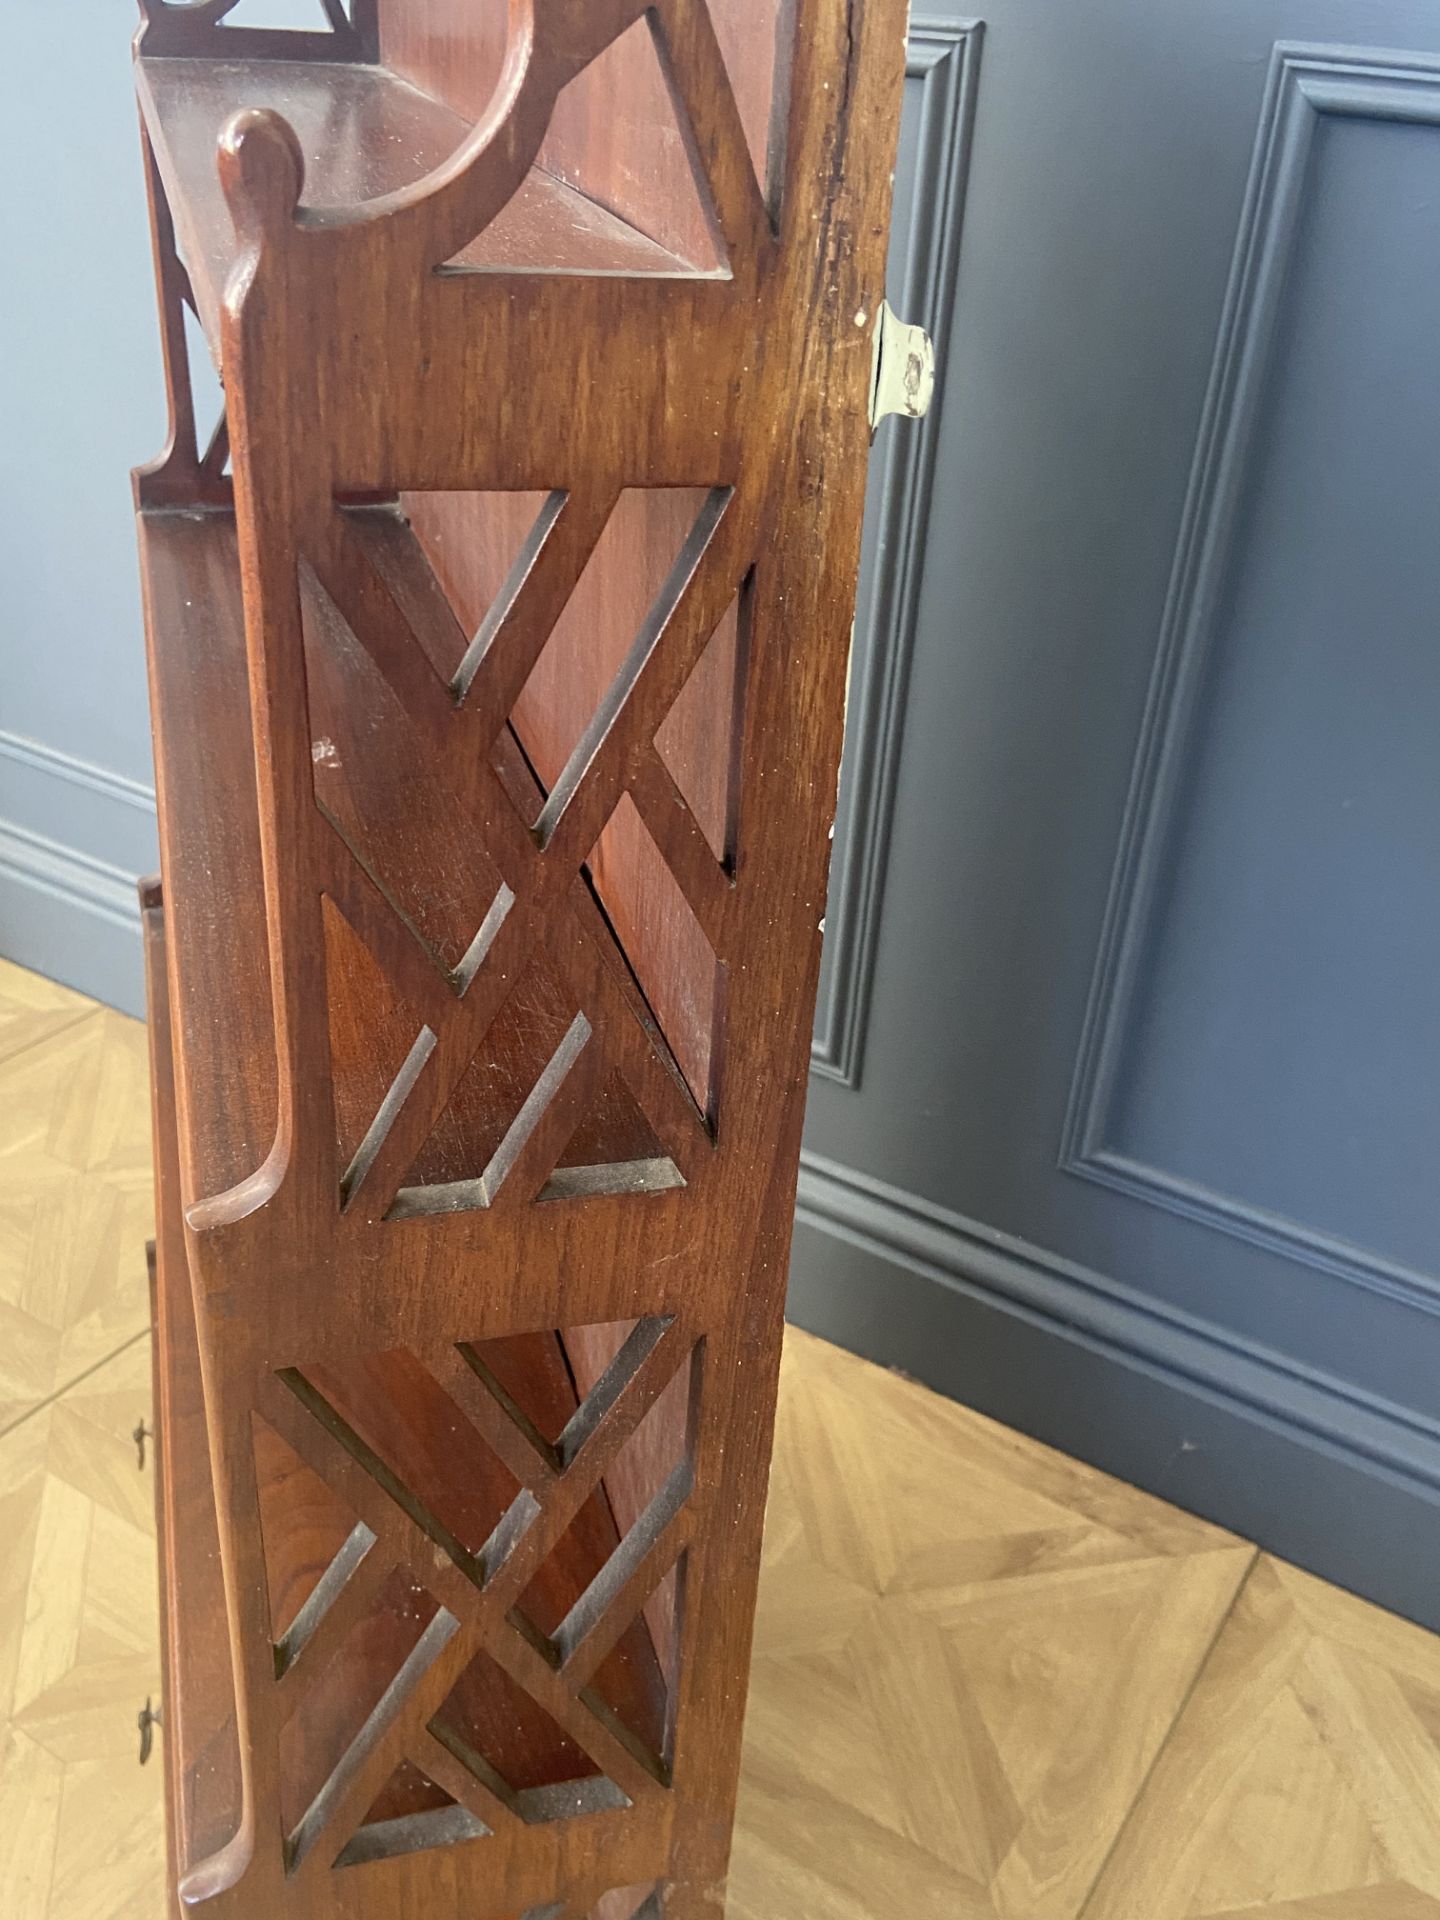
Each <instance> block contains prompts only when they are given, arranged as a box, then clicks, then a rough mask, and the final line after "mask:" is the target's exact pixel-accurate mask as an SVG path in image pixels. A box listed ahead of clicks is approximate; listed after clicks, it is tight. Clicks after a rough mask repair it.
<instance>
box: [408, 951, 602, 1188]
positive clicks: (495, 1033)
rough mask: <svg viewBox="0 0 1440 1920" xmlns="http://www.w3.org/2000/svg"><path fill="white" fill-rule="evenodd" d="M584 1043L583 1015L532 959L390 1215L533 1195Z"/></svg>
mask: <svg viewBox="0 0 1440 1920" xmlns="http://www.w3.org/2000/svg"><path fill="white" fill-rule="evenodd" d="M592 1044H593V1034H592V1028H591V1025H590V1021H589V1019H588V1018H587V1017H586V1015H585V1014H584V1012H583V1011H581V1010H580V1009H578V1008H577V1007H576V1006H575V1004H574V1001H573V997H572V996H569V995H567V994H566V993H565V992H564V991H563V989H561V988H560V987H559V985H558V983H557V982H556V981H555V979H554V977H553V975H551V973H550V971H549V969H548V968H547V967H546V965H545V963H544V961H543V959H540V960H537V961H536V963H535V964H534V965H532V966H531V967H530V968H529V970H528V971H527V972H526V973H525V974H524V975H522V976H521V978H520V979H519V980H518V981H517V982H516V984H515V986H514V987H513V988H512V989H511V992H510V993H509V995H508V996H507V997H506V1000H505V1002H504V1004H503V1005H502V1006H501V1008H500V1011H499V1012H498V1014H497V1015H496V1017H495V1019H494V1020H493V1021H492V1022H491V1024H490V1026H489V1028H488V1029H487V1031H486V1034H485V1038H484V1041H483V1043H482V1045H481V1047H480V1049H479V1051H478V1052H477V1054H476V1056H475V1058H474V1059H473V1060H472V1061H471V1063H470V1066H469V1067H468V1068H467V1069H466V1071H465V1073H464V1074H463V1075H462V1076H461V1078H460V1080H459V1081H458V1083H457V1084H456V1087H455V1089H454V1092H453V1093H452V1095H451V1097H450V1100H449V1101H448V1103H447V1104H446V1107H445V1109H444V1111H443V1112H442V1114H441V1116H440V1119H439V1121H438V1122H437V1124H436V1126H435V1128H434V1129H433V1130H432V1132H431V1134H430V1136H429V1138H428V1139H427V1141H426V1143H425V1145H424V1147H423V1148H422V1149H421V1151H420V1155H419V1157H418V1158H417V1160H416V1161H415V1162H414V1164H413V1165H412V1167H411V1169H410V1171H409V1172H408V1173H407V1175H406V1177H405V1180H404V1182H403V1184H402V1185H401V1187H400V1190H399V1192H398V1194H397V1195H396V1198H395V1202H394V1204H393V1206H392V1208H391V1217H392V1218H397V1219H404V1218H409V1217H412V1216H414V1215H416V1214H424V1213H452V1212H457V1211H464V1210H468V1209H470V1208H474V1207H489V1206H493V1205H494V1204H495V1203H496V1201H497V1200H498V1199H499V1198H500V1196H501V1194H502V1193H503V1194H504V1195H505V1198H506V1200H507V1203H508V1202H510V1201H524V1200H526V1199H533V1198H534V1196H535V1194H536V1193H537V1192H538V1190H539V1189H540V1187H541V1186H542V1185H543V1183H544V1181H545V1179H546V1178H547V1177H548V1175H549V1173H550V1170H551V1168H552V1167H553V1166H554V1162H555V1155H556V1154H557V1153H558V1151H559V1150H560V1146H561V1144H562V1143H563V1141H564V1140H565V1139H566V1138H567V1137H568V1135H569V1134H570V1133H571V1132H573V1130H574V1127H575V1125H576V1116H575V1114H574V1113H573V1112H571V1103H572V1101H574V1099H575V1096H576V1094H577V1092H579V1091H582V1089H581V1087H580V1082H581V1080H582V1078H583V1071H584V1069H582V1064H581V1063H582V1061H584V1056H585V1055H586V1052H587V1049H590V1048H591V1046H592ZM588 1064H589V1063H588V1062H586V1063H585V1066H586V1067H587V1068H588ZM577 1069H581V1071H577ZM582 1104H583V1103H582Z"/></svg>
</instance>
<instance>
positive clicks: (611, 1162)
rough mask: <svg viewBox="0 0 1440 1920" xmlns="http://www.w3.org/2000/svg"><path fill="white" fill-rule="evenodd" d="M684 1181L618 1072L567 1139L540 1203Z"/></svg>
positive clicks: (661, 1187) (657, 1189) (640, 1190)
mask: <svg viewBox="0 0 1440 1920" xmlns="http://www.w3.org/2000/svg"><path fill="white" fill-rule="evenodd" d="M684 1184H685V1180H684V1176H683V1175H682V1174H681V1172H680V1169H679V1168H678V1167H677V1166H676V1164H675V1162H674V1161H673V1160H672V1159H671V1157H670V1155H669V1154H668V1153H667V1152H666V1151H665V1148H664V1146H663V1144H662V1143H661V1140H660V1137H659V1135H658V1134H657V1133H656V1131H655V1129H654V1128H653V1127H652V1126H651V1124H650V1122H649V1120H648V1119H647V1118H646V1116H645V1114H644V1112H643V1111H642V1110H641V1107H640V1103H639V1102H638V1101H637V1100H636V1098H635V1096H634V1094H633V1093H632V1092H631V1091H630V1089H629V1087H628V1086H627V1085H626V1083H625V1080H624V1077H623V1075H621V1074H620V1073H619V1072H618V1071H617V1072H615V1073H612V1074H611V1075H610V1078H609V1079H608V1080H607V1081H606V1082H605V1084H604V1086H602V1087H601V1089H600V1092H599V1094H598V1096H597V1098H596V1101H595V1105H594V1106H593V1107H592V1108H591V1110H590V1112H589V1113H588V1114H587V1115H586V1117H585V1119H584V1120H582V1121H581V1123H580V1125H579V1126H578V1127H577V1128H576V1130H575V1132H574V1133H573V1134H572V1135H571V1138H570V1144H569V1146H568V1147H566V1149H565V1151H564V1153H562V1154H561V1156H560V1160H559V1163H558V1165H557V1166H556V1168H555V1171H554V1172H553V1173H552V1174H551V1175H550V1178H549V1179H548V1180H547V1181H546V1182H545V1185H544V1186H543V1187H542V1188H541V1189H540V1198H541V1199H542V1200H575V1199H584V1198H585V1197H587V1196H588V1195H593V1194H599V1193H657V1192H661V1191H663V1190H664V1189H665V1188H666V1187H683V1186H684Z"/></svg>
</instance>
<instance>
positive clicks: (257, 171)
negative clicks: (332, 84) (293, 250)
mask: <svg viewBox="0 0 1440 1920" xmlns="http://www.w3.org/2000/svg"><path fill="white" fill-rule="evenodd" d="M219 166H220V184H221V186H222V187H224V189H225V198H226V200H227V201H228V202H229V204H230V213H231V216H232V218H233V219H234V221H235V231H236V233H237V234H238V235H239V237H240V240H241V243H242V245H244V246H245V247H246V248H247V250H249V251H254V250H255V249H256V248H257V247H258V246H259V245H260V243H261V241H262V239H263V237H264V235H265V233H266V232H267V231H269V232H271V233H276V232H279V231H280V230H281V229H282V228H283V227H284V226H286V225H287V224H288V223H289V222H291V221H293V220H294V218H295V215H296V211H297V209H298V207H299V205H300V195H301V194H302V193H303V192H304V190H305V155H304V154H303V153H302V151H301V149H300V141H299V139H298V138H297V136H296V133H295V129H294V128H293V127H292V126H291V124H290V122H289V121H288V120H287V119H286V118H285V117H284V115H283V114H279V113H276V111H275V109H274V108H273V107H246V108H245V109H244V110H243V111H242V112H240V113H237V114H235V115H233V116H232V118H231V119H230V120H228V121H227V122H226V124H225V126H224V128H223V129H222V131H221V134H220V153H219Z"/></svg>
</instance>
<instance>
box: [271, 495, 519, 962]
mask: <svg viewBox="0 0 1440 1920" xmlns="http://www.w3.org/2000/svg"><path fill="white" fill-rule="evenodd" d="M367 516H368V519H367ZM397 530H398V531H397ZM408 537H409V536H408V535H406V533H405V529H404V528H403V525H402V524H401V523H400V522H399V521H398V520H397V519H396V518H395V516H394V515H393V514H387V511H386V510H384V509H364V510H345V511H337V512H336V514H335V515H334V516H333V524H332V529H331V542H332V544H331V550H330V551H329V552H327V553H326V554H325V555H322V556H317V559H316V564H315V565H313V566H312V565H311V564H310V562H309V560H308V559H307V560H306V562H305V563H303V564H302V566H301V569H300V575H301V612H302V621H303V628H304V635H305V668H306V682H307V693H308V703H309V713H310V725H311V736H312V737H311V745H310V757H311V763H312V775H313V781H314V790H315V799H316V801H317V803H318V805H319V806H320V809H321V811H322V812H323V813H324V814H325V815H326V817H327V818H328V819H329V821H330V822H331V824H332V826H333V827H334V829H335V831H336V833H337V835H338V836H339V838H340V840H341V841H342V842H343V844H344V848H345V849H346V850H348V852H349V855H350V857H351V858H353V859H354V860H355V861H356V862H357V863H358V864H359V866H360V867H361V869H362V872H363V873H364V874H367V875H369V876H371V877H372V878H373V880H374V883H375V884H376V886H377V887H378V888H379V889H380V890H381V893H382V895H383V900H384V903H385V906H386V907H387V908H388V910H389V911H390V912H391V913H392V914H393V915H394V916H395V917H396V918H397V919H398V921H399V923H400V925H401V926H402V927H407V928H408V929H409V931H410V933H411V934H412V935H413V936H414V938H415V939H416V940H417V941H419V942H420V943H421V945H422V946H423V947H424V948H425V949H427V950H428V951H429V953H430V954H431V955H432V956H433V958H434V960H435V963H436V965H437V966H438V967H439V969H440V970H441V971H443V972H447V973H451V974H453V975H459V974H460V973H461V972H462V971H463V969H464V967H465V963H466V957H467V955H468V954H469V952H470V949H471V945H472V943H473V941H474V939H475V936H476V930H477V929H478V928H479V927H480V926H481V925H482V924H483V923H484V921H485V917H486V915H487V914H488V913H489V912H490V910H491V907H492V905H493V903H494V902H495V900H496V898H497V896H498V895H499V894H500V891H501V875H500V872H499V870H498V869H497V868H496V866H495V865H494V863H493V861H492V860H491V858H490V856H489V853H488V851H487V848H486V842H485V835H484V829H483V821H484V818H485V813H486V809H487V807H488V806H489V805H490V803H491V794H490V788H491V787H493V776H491V775H490V774H489V773H488V772H487V770H486V769H485V767H484V766H483V764H482V763H481V761H480V758H479V756H477V755H466V754H463V753H447V752H445V751H444V742H443V740H439V741H437V739H436V738H435V737H434V733H433V731H431V730H430V729H428V728H427V727H426V725H424V724H422V723H421V721H420V720H418V719H417V717H416V714H415V713H414V712H412V711H409V710H407V707H406V704H405V699H404V698H403V697H402V694H408V696H409V697H410V699H411V700H412V702H413V703H415V704H417V705H418V704H419V703H420V702H421V701H423V700H425V699H427V698H428V701H429V703H430V705H431V706H432V707H433V708H435V709H438V711H439V712H440V713H441V714H444V713H445V712H446V710H447V709H448V707H449V705H450V697H449V695H448V694H447V692H446V691H445V687H444V682H443V680H442V678H441V676H440V674H439V672H438V671H437V669H436V668H435V667H434V665H433V664H432V662H431V659H430V657H429V656H430V651H431V649H434V650H437V651H438V650H439V649H440V648H441V647H442V646H444V645H446V644H449V643H448V642H447V641H446V640H445V636H444V634H443V633H442V635H441V637H440V638H439V639H438V640H437V639H435V638H434V637H433V634H434V630H435V628H436V627H438V626H442V625H443V624H445V622H444V621H442V620H441V619H440V618H439V617H438V615H437V618H436V619H434V620H430V621H428V622H427V621H425V620H424V619H423V617H422V616H421V614H420V612H419V609H418V590H417V594H416V596H415V597H414V598H412V599H410V600H408V601H407V600H405V597H404V596H403V595H402V594H401V593H400V592H399V590H398V589H397V588H395V587H394V586H393V585H392V576H391V575H390V572H389V570H388V567H384V566H382V565H381V557H382V556H383V555H384V553H385V549H386V547H387V545H393V544H398V542H399V541H400V540H401V539H402V538H408ZM410 545H411V547H412V548H413V547H414V542H413V539H412V540H410ZM322 576H323V578H322ZM332 587H333V588H334V589H335V591H336V592H340V593H342V594H343V595H344V596H345V597H346V599H347V603H348V612H347V613H342V611H341V609H340V607H339V605H338V604H337V602H336V600H335V599H334V597H333V596H332V593H331V591H330V589H331V588H332ZM436 600H437V604H438V605H439V606H440V607H441V608H442V609H443V602H441V601H439V599H438V589H436ZM402 602H403V604H402ZM417 621H418V622H419V628H418V631H417V625H416V622H417ZM445 621H448V627H449V628H450V629H453V630H454V632H455V633H456V634H459V628H458V626H457V624H456V622H455V621H454V618H453V616H452V615H448V613H447V614H446V615H445ZM419 632H428V633H430V634H431V635H432V638H431V643H430V648H427V647H426V646H425V645H423V644H422V641H421V639H420V638H419ZM381 662H384V663H385V665H386V668H387V669H388V674H387V671H384V670H382V665H381ZM487 783H488V784H487ZM335 857H336V859H337V861H338V860H340V859H341V858H342V857H343V856H342V854H341V853H340V852H339V851H338V850H337V853H336V856H335ZM355 884H356V885H357V886H358V885H359V883H358V882H356V883H355Z"/></svg>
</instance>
